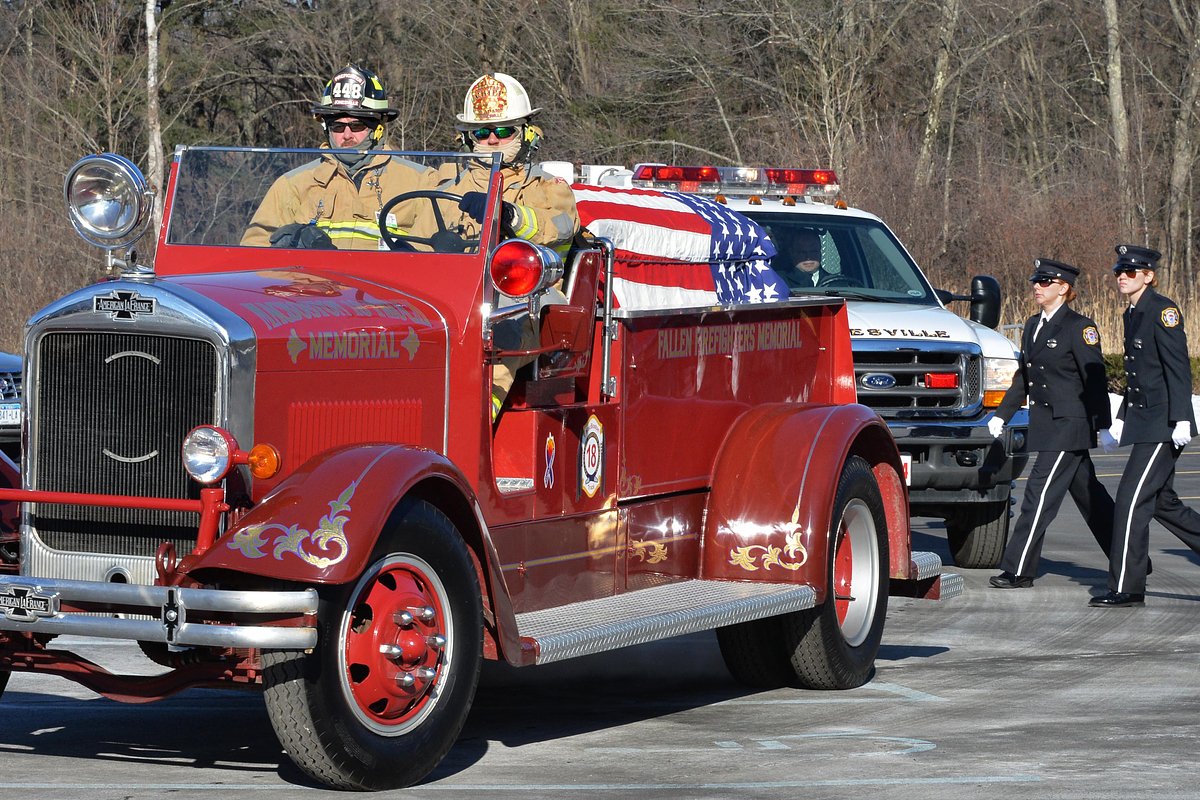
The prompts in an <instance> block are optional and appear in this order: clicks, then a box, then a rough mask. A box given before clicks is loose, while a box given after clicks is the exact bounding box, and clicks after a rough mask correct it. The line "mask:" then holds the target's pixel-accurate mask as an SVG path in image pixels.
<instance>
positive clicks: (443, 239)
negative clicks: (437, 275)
mask: <svg viewBox="0 0 1200 800" xmlns="http://www.w3.org/2000/svg"><path fill="white" fill-rule="evenodd" d="M408 200H428V201H429V205H430V206H432V207H433V219H434V221H435V222H436V223H437V231H436V232H435V233H434V234H433V235H432V236H414V235H413V234H411V233H393V232H392V231H391V230H389V229H388V226H387V218H388V212H389V211H391V210H392V209H393V208H395V207H396V206H397V205H399V204H400V203H403V202H406V201H408ZM438 200H449V201H450V202H452V203H454V204H455V205H456V206H457V205H458V203H459V201H461V200H462V195H458V194H453V193H451V192H443V191H440V190H436V189H422V190H419V191H415V192H404V193H403V194H398V195H396V196H395V197H393V198H392V199H391V200H388V201H387V202H386V203H384V204H383V208H381V209H380V210H379V238H381V239H382V240H383V243H384V244H386V245H387V246H388V250H415V249H416V248H414V247H413V246H412V244H413V242H416V243H417V244H424V245H428V246H429V247H431V248H433V251H434V252H435V253H465V252H467V251H468V250H472V249H474V250H478V249H479V242H480V237H478V236H477V237H475V238H474V239H467V238H465V237H463V236H460V235H459V234H458V233H457V232H456V231H454V230H452V229H451V228H450V226H449V225H447V224H446V219H445V217H443V216H442V207H441V206H439V205H438V202H437V201H438Z"/></svg>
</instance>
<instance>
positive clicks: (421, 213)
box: [166, 147, 499, 253]
mask: <svg viewBox="0 0 1200 800" xmlns="http://www.w3.org/2000/svg"><path fill="white" fill-rule="evenodd" d="M361 155H362V154H360V153H356V152H348V151H333V150H263V149H250V148H215V147H183V148H180V149H178V150H177V151H176V153H175V162H176V164H175V166H176V175H175V180H174V183H173V184H172V192H171V197H170V203H169V206H168V208H169V217H168V220H167V234H166V241H167V243H168V244H180V245H211V246H217V247H238V246H241V247H285V248H286V247H291V248H310V249H322V248H324V249H329V248H337V249H343V250H349V249H352V250H389V249H393V250H402V251H408V252H414V251H415V252H424V253H475V252H479V226H478V223H475V222H474V220H471V219H470V218H469V217H467V216H466V215H464V214H463V213H462V212H461V211H460V210H459V209H458V196H457V195H449V194H446V193H444V192H439V191H438V186H439V184H441V183H442V182H443V181H448V180H452V179H454V178H455V177H456V176H457V175H458V174H459V173H460V172H461V171H463V170H465V169H468V168H470V169H479V170H483V174H484V175H485V176H486V175H488V173H489V172H490V181H495V180H496V179H497V178H496V176H497V172H496V170H497V164H498V161H499V159H498V158H496V159H495V160H494V161H493V157H491V156H488V157H484V158H480V157H479V156H468V155H457V154H453V153H404V152H398V151H390V150H380V151H372V155H371V156H370V157H368V158H367V159H366V163H365V164H363V165H361V167H360V168H359V169H358V170H353V168H352V170H351V174H353V175H354V183H353V185H352V184H351V181H350V179H349V178H347V177H345V175H346V174H347V173H346V171H345V170H346V168H345V167H344V166H342V163H343V161H342V160H339V157H340V159H343V160H344V161H349V162H353V161H355V160H356V159H358V158H359V157H360V156H361ZM483 182H484V183H487V182H488V181H487V180H485V181H483ZM397 197H402V198H403V199H402V200H401V201H400V202H398V203H395V204H393V203H392V201H393V200H395V199H396V198H397ZM381 211H383V212H384V215H385V221H386V222H387V231H386V232H384V233H383V234H381V231H380V229H379V219H380V212H381ZM388 234H390V235H388Z"/></svg>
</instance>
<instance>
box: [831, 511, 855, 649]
mask: <svg viewBox="0 0 1200 800" xmlns="http://www.w3.org/2000/svg"><path fill="white" fill-rule="evenodd" d="M836 548H837V549H836V550H834V554H833V595H834V608H835V609H836V611H837V620H838V624H839V625H844V624H845V623H846V614H847V612H849V610H850V600H851V598H852V597H853V594H852V592H853V589H854V546H853V544H852V543H851V541H850V537H849V536H848V535H847V531H846V523H845V521H844V520H843V522H842V524H841V526H840V527H839V528H838V535H837V545H836Z"/></svg>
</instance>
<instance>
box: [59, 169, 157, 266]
mask: <svg viewBox="0 0 1200 800" xmlns="http://www.w3.org/2000/svg"><path fill="white" fill-rule="evenodd" d="M63 194H64V196H65V197H66V200H67V215H68V216H69V217H70V218H71V224H72V225H74V226H75V230H76V231H77V232H78V233H79V235H80V236H82V237H83V238H84V239H85V240H86V241H89V242H91V243H92V244H94V245H96V246H97V247H103V248H104V249H105V250H115V249H117V248H120V247H125V246H126V245H129V244H132V243H133V242H134V241H136V240H137V239H138V237H140V236H141V235H142V233H143V231H144V230H145V227H146V223H147V222H149V221H150V210H151V208H152V206H153V196H152V195H151V193H150V191H149V188H148V187H147V185H146V179H145V178H144V177H143V176H142V173H141V171H140V170H139V169H138V168H137V166H136V165H135V164H134V163H133V162H132V161H130V160H129V159H127V158H125V157H124V156H119V155H116V154H115V153H103V154H101V155H92V156H85V157H84V158H81V159H80V160H79V161H77V162H75V166H73V167H71V170H70V171H69V172H68V173H67V180H66V183H65V184H64V185H63Z"/></svg>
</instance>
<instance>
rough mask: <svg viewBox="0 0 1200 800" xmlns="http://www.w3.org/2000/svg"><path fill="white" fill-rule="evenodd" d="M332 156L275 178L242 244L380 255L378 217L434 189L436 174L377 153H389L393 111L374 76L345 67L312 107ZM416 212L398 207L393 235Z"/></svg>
mask: <svg viewBox="0 0 1200 800" xmlns="http://www.w3.org/2000/svg"><path fill="white" fill-rule="evenodd" d="M312 114H313V117H314V118H315V119H316V120H317V121H318V122H319V123H320V124H321V130H322V131H323V132H324V134H325V141H324V142H323V143H322V144H321V147H322V148H325V149H329V150H330V151H331V152H329V153H328V154H326V155H324V156H322V157H321V158H319V159H316V160H315V161H311V162H309V163H307V164H304V165H303V166H301V167H298V168H296V169H294V170H292V171H291V172H289V173H287V174H286V175H283V176H281V177H280V178H279V179H278V180H276V181H275V183H274V184H273V185H272V186H271V188H270V189H269V190H268V191H267V194H266V197H264V198H263V201H262V204H261V205H260V206H259V208H258V211H257V212H255V214H254V218H253V219H252V220H251V221H250V226H249V227H248V228H247V229H246V233H245V234H244V235H243V236H242V244H243V245H250V246H257V247H268V246H273V247H310V248H327V249H332V248H335V247H336V248H338V249H340V250H382V249H386V245H385V244H383V242H382V241H381V239H380V236H379V212H380V210H381V209H382V208H383V205H384V203H386V202H387V201H388V200H390V199H391V198H393V197H395V196H396V195H398V194H403V193H405V192H412V191H418V190H422V189H433V188H434V187H435V186H436V185H437V183H438V174H437V172H436V171H435V170H433V169H431V168H429V167H425V166H424V165H422V164H418V163H416V162H414V161H409V160H407V159H403V158H398V157H396V156H388V155H384V154H382V153H379V152H377V151H379V150H383V149H386V148H387V144H386V126H387V123H389V122H391V121H392V120H394V119H395V118H396V117H397V116H398V115H399V112H398V111H397V110H396V109H394V108H391V107H389V106H388V103H387V93H386V92H385V91H384V87H383V83H381V82H380V80H379V77H378V76H377V75H375V73H373V72H371V71H370V70H367V69H363V68H361V67H358V66H354V65H348V66H346V67H343V68H342V69H341V70H339V71H338V73H337V74H336V75H334V76H333V77H332V78H331V79H330V80H329V82H328V83H326V84H325V89H324V91H322V93H321V99H320V100H319V101H318V102H317V103H316V104H315V105H313V107H312ZM421 210H422V208H421V205H420V204H419V203H405V204H403V205H400V206H397V207H396V208H395V209H393V211H392V212H391V213H390V214H389V215H388V217H389V218H388V220H387V224H388V227H389V228H390V229H392V230H393V232H395V233H397V234H403V233H406V232H408V231H409V230H410V229H411V227H412V226H413V224H414V223H415V222H416V217H417V215H418V214H419V213H420V212H421Z"/></svg>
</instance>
